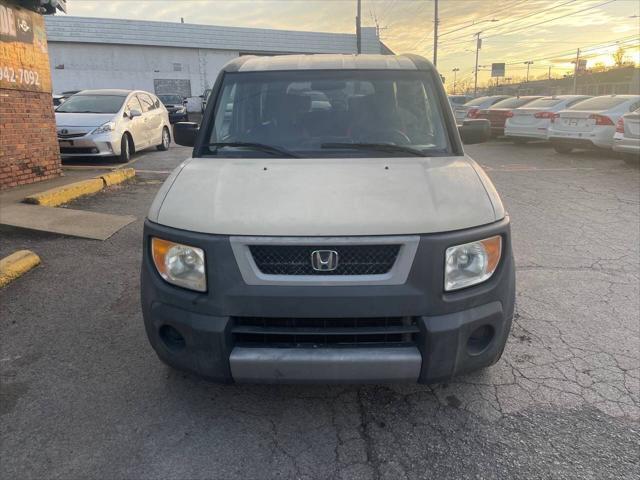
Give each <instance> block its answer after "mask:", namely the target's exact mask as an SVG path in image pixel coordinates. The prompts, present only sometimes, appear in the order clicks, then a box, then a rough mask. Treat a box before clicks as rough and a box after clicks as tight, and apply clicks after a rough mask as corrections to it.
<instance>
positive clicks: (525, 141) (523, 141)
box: [513, 138, 529, 145]
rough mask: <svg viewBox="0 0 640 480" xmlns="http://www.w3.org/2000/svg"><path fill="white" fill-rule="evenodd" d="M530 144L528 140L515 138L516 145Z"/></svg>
mask: <svg viewBox="0 0 640 480" xmlns="http://www.w3.org/2000/svg"><path fill="white" fill-rule="evenodd" d="M528 142H529V140H527V139H526V138H514V139H513V143H515V144H516V145H525V144H526V143H528Z"/></svg>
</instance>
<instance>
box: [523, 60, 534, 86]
mask: <svg viewBox="0 0 640 480" xmlns="http://www.w3.org/2000/svg"><path fill="white" fill-rule="evenodd" d="M524 64H525V65H526V66H527V83H529V67H530V66H531V65H533V61H532V60H527V61H526V62H524Z"/></svg>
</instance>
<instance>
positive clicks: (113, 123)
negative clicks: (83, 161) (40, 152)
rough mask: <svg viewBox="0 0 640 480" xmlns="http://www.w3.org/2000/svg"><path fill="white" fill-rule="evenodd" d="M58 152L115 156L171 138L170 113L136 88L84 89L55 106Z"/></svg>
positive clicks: (165, 145) (125, 157)
mask: <svg viewBox="0 0 640 480" xmlns="http://www.w3.org/2000/svg"><path fill="white" fill-rule="evenodd" d="M56 126H57V131H58V143H59V145H60V154H61V155H62V157H63V158H66V157H118V159H119V160H120V161H122V162H128V161H129V159H130V158H131V155H132V154H133V153H134V152H135V151H139V150H142V149H144V148H147V147H151V146H155V147H157V148H158V150H167V149H168V148H169V143H170V142H171V130H170V123H169V114H168V112H167V109H166V108H165V107H164V105H163V104H162V102H160V100H158V98H157V97H156V96H155V95H153V94H152V93H149V92H144V91H139V90H133V91H132V90H83V91H81V92H79V93H77V94H75V95H73V96H71V97H69V99H67V101H65V102H64V103H63V104H62V105H60V106H59V107H58V108H57V109H56Z"/></svg>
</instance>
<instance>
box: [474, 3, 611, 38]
mask: <svg viewBox="0 0 640 480" xmlns="http://www.w3.org/2000/svg"><path fill="white" fill-rule="evenodd" d="M615 1H616V0H608V1H606V2H603V3H599V4H598V5H593V6H591V7H587V8H583V9H582V10H578V11H576V12H572V13H568V14H566V15H561V16H559V17H555V18H551V19H549V20H544V21H542V22H539V23H534V24H532V25H524V26H522V27H519V28H515V29H513V30H509V31H508V32H500V33H496V34H494V35H488V36H486V37H484V39H485V40H486V39H487V38H493V37H497V36H500V35H509V34H511V33H514V32H519V31H520V30H523V29H525V28H532V27H537V26H538V25H543V24H545V23H549V22H553V21H555V20H559V19H561V18H566V17H570V16H571V15H576V14H578V13H583V12H586V11H587V10H593V9H594V8H598V7H602V6H604V5H607V4H609V3H613V2H615Z"/></svg>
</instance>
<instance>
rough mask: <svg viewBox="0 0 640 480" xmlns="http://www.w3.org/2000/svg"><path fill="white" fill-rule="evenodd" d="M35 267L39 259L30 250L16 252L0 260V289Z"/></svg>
mask: <svg viewBox="0 0 640 480" xmlns="http://www.w3.org/2000/svg"><path fill="white" fill-rule="evenodd" d="M36 265H40V257H39V256H38V255H36V254H35V253H33V252H32V251H31V250H18V251H17V252H15V253H12V254H11V255H9V256H8V257H4V258H3V259H1V260H0V288H2V287H4V286H6V285H8V284H9V283H11V282H12V281H14V280H15V279H16V278H18V277H20V276H22V275H24V274H25V273H27V272H28V271H29V270H31V269H32V268H33V267H35V266H36Z"/></svg>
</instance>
